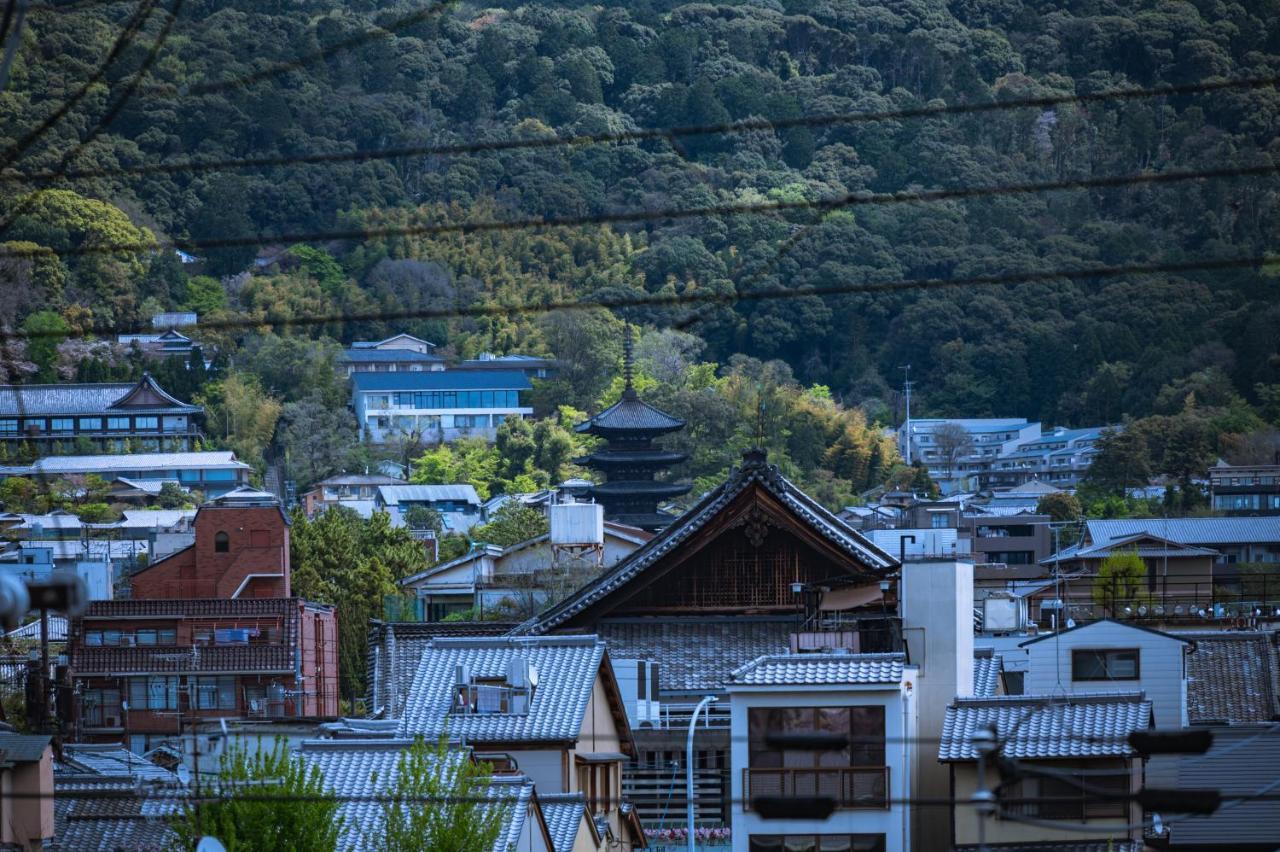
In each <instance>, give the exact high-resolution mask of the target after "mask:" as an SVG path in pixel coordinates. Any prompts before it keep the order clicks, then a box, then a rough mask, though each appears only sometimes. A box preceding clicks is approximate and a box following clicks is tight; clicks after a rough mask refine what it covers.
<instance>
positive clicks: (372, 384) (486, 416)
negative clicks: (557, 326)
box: [351, 370, 533, 444]
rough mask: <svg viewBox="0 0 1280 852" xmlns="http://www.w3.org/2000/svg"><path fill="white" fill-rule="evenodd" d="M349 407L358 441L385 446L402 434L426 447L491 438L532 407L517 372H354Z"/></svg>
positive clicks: (526, 386) (526, 387) (522, 377)
mask: <svg viewBox="0 0 1280 852" xmlns="http://www.w3.org/2000/svg"><path fill="white" fill-rule="evenodd" d="M351 385H352V397H351V407H352V409H353V410H354V411H355V414H356V422H357V423H358V424H359V426H360V435H361V439H362V440H364V441H367V442H369V443H373V444H385V443H387V442H388V441H390V440H393V439H395V438H396V436H397V435H400V434H412V435H417V436H419V437H420V439H421V440H422V441H424V442H426V443H428V444H430V443H437V442H441V441H443V442H449V441H453V440H455V439H457V438H463V437H479V438H486V439H489V440H492V439H493V437H494V435H495V434H496V433H497V429H498V426H499V425H501V423H502V421H503V420H505V419H506V418H508V417H528V416H529V415H531V414H532V413H533V409H532V408H530V407H529V406H527V405H525V404H523V402H522V401H521V399H520V394H521V393H523V392H525V391H528V390H529V389H530V388H531V387H532V385H530V384H529V379H528V378H527V377H526V376H525V374H524V373H522V372H520V371H518V370H437V371H428V372H394V373H390V372H388V373H360V372H357V373H353V374H352V376H351Z"/></svg>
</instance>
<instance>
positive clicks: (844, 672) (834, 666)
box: [730, 654, 906, 686]
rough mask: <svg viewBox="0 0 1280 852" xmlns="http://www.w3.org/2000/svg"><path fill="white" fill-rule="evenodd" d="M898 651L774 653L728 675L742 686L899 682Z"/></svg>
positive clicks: (900, 672)
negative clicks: (890, 652) (892, 652)
mask: <svg viewBox="0 0 1280 852" xmlns="http://www.w3.org/2000/svg"><path fill="white" fill-rule="evenodd" d="M905 659H906V658H905V657H904V656H903V655H902V654H774V655H767V656H763V657H757V658H756V659H754V660H752V661H751V662H749V663H747V664H746V665H745V666H742V667H741V668H739V669H736V670H735V671H734V672H733V674H732V675H731V676H730V680H731V683H733V684H734V685H742V686H840V685H847V684H891V683H901V682H902V666H903V662H904V661H905Z"/></svg>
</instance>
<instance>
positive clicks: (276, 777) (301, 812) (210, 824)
mask: <svg viewBox="0 0 1280 852" xmlns="http://www.w3.org/2000/svg"><path fill="white" fill-rule="evenodd" d="M204 783H205V784H206V785H208V786H206V787H205V788H204V790H203V796H202V797H200V798H198V799H195V800H193V801H192V803H191V804H189V805H187V806H186V807H185V808H183V810H182V813H181V815H179V816H178V817H177V818H176V819H174V820H173V822H172V823H171V825H172V827H173V829H174V831H175V832H176V833H177V835H178V843H179V846H180V847H181V848H183V849H194V848H195V846H196V844H197V843H198V842H199V841H200V839H201V838H203V837H206V836H208V837H216V838H217V839H218V840H219V842H221V843H222V845H223V846H224V847H226V849H227V852H259V850H262V852H266V850H283V852H334V850H336V849H337V847H338V838H339V837H341V836H342V818H341V816H340V815H339V808H340V807H341V804H342V803H341V802H339V801H338V800H337V799H335V798H333V797H332V796H330V795H329V791H328V790H327V789H326V788H325V785H324V778H323V776H322V775H321V774H320V770H319V769H318V768H317V767H316V766H314V765H311V766H309V765H308V764H306V763H304V762H303V761H301V760H298V759H297V758H295V757H294V755H293V752H292V750H291V749H290V748H289V744H288V743H287V742H286V741H285V740H284V738H283V737H282V738H279V739H277V740H276V742H275V745H274V746H273V747H272V748H271V749H270V750H267V749H266V748H265V747H262V748H258V749H257V750H254V751H250V750H249V748H248V747H246V746H243V745H237V744H236V743H234V742H228V743H227V744H226V747H225V748H224V749H223V751H222V753H221V754H220V755H219V756H218V774H217V776H216V778H215V779H214V780H213V781H205V782H204Z"/></svg>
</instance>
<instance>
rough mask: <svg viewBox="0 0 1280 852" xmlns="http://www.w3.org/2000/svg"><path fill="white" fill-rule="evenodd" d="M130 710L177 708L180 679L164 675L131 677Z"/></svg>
mask: <svg viewBox="0 0 1280 852" xmlns="http://www.w3.org/2000/svg"><path fill="white" fill-rule="evenodd" d="M129 709H130V710H177V709H178V679H177V678H176V677H165V676H162V675H150V676H149V677H131V678H129Z"/></svg>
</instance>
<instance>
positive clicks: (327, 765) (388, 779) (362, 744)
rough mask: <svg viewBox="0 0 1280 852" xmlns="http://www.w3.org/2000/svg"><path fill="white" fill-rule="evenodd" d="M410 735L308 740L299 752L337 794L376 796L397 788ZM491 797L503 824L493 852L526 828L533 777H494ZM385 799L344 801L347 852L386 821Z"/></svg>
mask: <svg viewBox="0 0 1280 852" xmlns="http://www.w3.org/2000/svg"><path fill="white" fill-rule="evenodd" d="M410 742H411V741H410V740H337V741H334V740H309V741H307V742H305V743H303V746H302V748H301V749H300V750H299V752H298V757H299V759H301V760H303V761H305V762H306V763H308V764H310V765H311V766H314V767H316V768H318V769H319V770H320V774H321V776H322V778H323V783H324V786H325V788H326V789H327V790H329V791H330V792H332V793H333V794H335V795H338V796H352V797H354V796H364V797H369V796H378V795H385V794H388V793H390V792H391V791H392V790H393V787H394V784H395V779H396V772H397V767H398V765H399V760H400V755H401V754H403V753H404V750H405V749H406V748H407V747H408V746H409V744H410ZM451 757H452V760H451V761H450V762H449V763H448V764H447V765H445V766H442V767H439V771H442V772H449V773H453V772H456V771H457V768H458V766H459V765H460V762H461V761H463V760H466V759H468V758H467V752H466V751H465V750H462V749H459V750H458V751H457V752H456V756H452V755H451ZM487 798H489V799H491V800H492V801H491V802H490V803H488V804H486V806H485V807H486V809H492V810H493V811H494V814H493V816H494V817H496V818H497V819H500V820H501V821H502V830H501V831H500V832H499V834H498V838H497V840H496V841H495V842H494V844H493V852H507V850H509V849H513V848H515V845H516V843H517V842H518V841H519V839H520V835H521V833H522V832H523V831H524V825H525V819H526V816H527V815H528V812H529V806H530V804H531V802H532V800H533V782H532V781H529V780H528V779H527V778H525V777H524V776H517V777H511V778H505V777H500V778H495V779H494V780H493V783H492V784H491V785H490V787H489V790H488V794H487ZM382 813H383V811H382V803H381V802H378V801H358V800H357V801H350V800H348V801H344V802H343V803H342V805H341V807H340V808H339V814H340V815H341V816H342V819H343V825H342V836H341V839H340V840H339V842H338V848H339V849H340V850H343V852H347V850H351V852H355V850H361V849H367V848H368V847H369V844H370V841H371V839H372V838H375V837H377V835H378V832H379V831H380V830H381V826H382Z"/></svg>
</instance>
